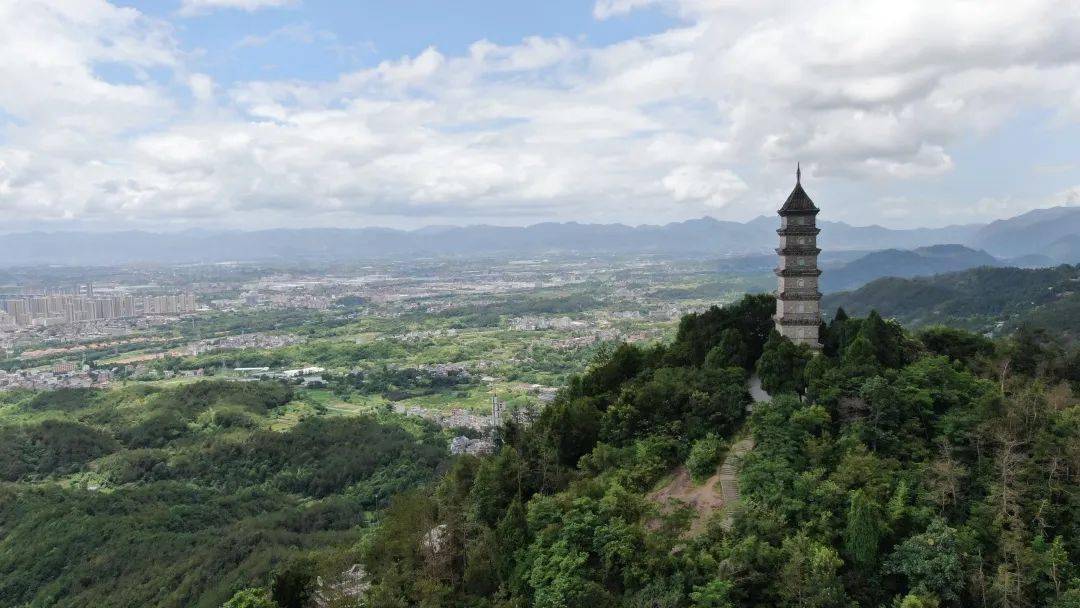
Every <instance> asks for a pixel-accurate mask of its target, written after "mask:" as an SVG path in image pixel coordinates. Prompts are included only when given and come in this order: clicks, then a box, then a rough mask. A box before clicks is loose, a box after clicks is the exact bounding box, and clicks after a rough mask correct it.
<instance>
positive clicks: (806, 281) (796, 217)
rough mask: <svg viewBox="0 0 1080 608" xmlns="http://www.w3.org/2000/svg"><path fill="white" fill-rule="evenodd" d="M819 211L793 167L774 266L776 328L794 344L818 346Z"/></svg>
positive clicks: (819, 313) (781, 215)
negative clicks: (793, 178)
mask: <svg viewBox="0 0 1080 608" xmlns="http://www.w3.org/2000/svg"><path fill="white" fill-rule="evenodd" d="M818 211H820V210H819V209H818V208H817V207H815V206H814V201H812V200H810V196H809V195H807V194H806V191H805V190H803V187H802V169H801V168H796V169H795V189H794V190H792V191H791V195H789V196H788V197H787V200H786V201H785V202H784V206H783V207H781V208H780V211H778V212H777V213H779V214H780V229H779V230H777V231H776V233H777V234H779V235H780V247H778V248H777V250H776V253H777V254H778V255H779V256H780V266H778V267H777V268H776V276H777V277H778V278H779V286H778V288H777V292H776V316H775V317H773V318H774V319H775V320H776V331H778V332H780V335H782V336H785V337H787V338H790V339H791V341H792V342H794V343H796V344H806V345H808V346H810V347H811V348H815V349H817V348H820V347H821V343H820V342H819V341H818V330H819V328H820V324H821V302H820V301H821V292H820V291H818V277H819V276H821V270H820V269H819V268H818V264H817V259H818V254H819V253H821V249H818V246H817V235H818V233H819V232H821V230H820V229H819V228H818V227H817V214H818Z"/></svg>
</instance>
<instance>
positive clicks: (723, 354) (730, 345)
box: [705, 328, 750, 368]
mask: <svg viewBox="0 0 1080 608" xmlns="http://www.w3.org/2000/svg"><path fill="white" fill-rule="evenodd" d="M747 350H748V349H747V346H746V344H745V343H744V342H743V339H742V335H740V334H739V332H738V330H736V329H734V328H728V329H725V330H724V331H723V332H722V333H721V334H720V343H719V344H717V345H716V346H714V347H713V348H712V350H710V351H709V354H708V355H706V356H705V365H706V366H707V367H714V368H720V367H747V366H748V365H749V364H750V362H749V357H748V355H747Z"/></svg>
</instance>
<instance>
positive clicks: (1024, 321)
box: [822, 264, 1080, 338]
mask: <svg viewBox="0 0 1080 608" xmlns="http://www.w3.org/2000/svg"><path fill="white" fill-rule="evenodd" d="M1078 285H1080V266H1069V265H1067V264H1063V265H1061V266H1058V267H1056V268H1037V269H1021V268H976V269H973V270H967V271H963V272H954V273H949V274H940V275H936V276H931V277H920V278H912V279H898V278H885V279H878V280H876V281H873V282H872V283H869V284H867V285H865V286H863V287H861V288H860V289H857V290H855V291H850V292H844V293H835V294H830V295H827V296H826V297H825V299H824V300H823V301H822V307H823V310H828V311H833V310H836V309H837V308H843V309H845V310H847V311H848V312H850V313H854V314H858V315H865V314H867V313H869V312H870V311H871V310H877V311H879V312H881V314H883V315H885V316H887V317H894V318H896V319H898V320H899V321H901V322H902V323H904V324H905V325H908V326H912V327H916V326H928V325H949V326H953V327H960V328H964V329H969V330H972V331H978V332H993V331H996V330H997V331H998V333H1001V334H1007V333H1011V332H1012V331H1013V330H1015V329H1016V328H1017V327H1019V326H1021V325H1030V326H1032V327H1038V328H1042V329H1047V330H1052V331H1055V332H1060V333H1063V334H1066V335H1068V336H1071V337H1073V338H1077V337H1080V294H1078V293H1077V286H1078Z"/></svg>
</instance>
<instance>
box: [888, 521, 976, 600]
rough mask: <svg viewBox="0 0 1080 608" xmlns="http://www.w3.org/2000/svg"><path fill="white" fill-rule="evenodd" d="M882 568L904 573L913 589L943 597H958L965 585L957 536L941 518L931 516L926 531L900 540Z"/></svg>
mask: <svg viewBox="0 0 1080 608" xmlns="http://www.w3.org/2000/svg"><path fill="white" fill-rule="evenodd" d="M885 569H886V571H888V572H892V573H895V574H901V575H903V576H904V577H906V578H907V580H908V587H909V588H910V589H911V590H912V591H913V592H915V593H917V594H932V595H936V596H937V597H940V598H942V599H944V600H946V601H957V600H959V598H960V591H961V590H962V589H963V588H964V569H963V563H962V561H961V557H960V548H959V539H958V537H957V533H956V530H954V529H953V528H950V527H949V526H948V525H946V524H945V520H943V519H935V520H933V521H932V522H930V525H929V526H928V527H927V528H926V531H924V532H922V533H921V534H916V535H915V536H912V537H910V538H908V539H907V540H905V541H904V542H902V543H900V545H899V546H898V547H897V548H896V550H895V551H893V553H892V555H891V556H889V559H888V561H887V562H886V564H885Z"/></svg>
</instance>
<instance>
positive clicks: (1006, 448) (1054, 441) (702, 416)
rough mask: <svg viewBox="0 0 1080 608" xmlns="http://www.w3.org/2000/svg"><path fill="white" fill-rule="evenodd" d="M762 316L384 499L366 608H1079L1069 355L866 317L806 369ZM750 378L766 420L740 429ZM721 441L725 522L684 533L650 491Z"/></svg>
mask: <svg viewBox="0 0 1080 608" xmlns="http://www.w3.org/2000/svg"><path fill="white" fill-rule="evenodd" d="M772 309H773V301H772V299H771V298H770V297H768V296H748V297H747V298H746V299H745V300H743V301H742V302H741V303H739V304H737V305H733V306H730V307H727V308H723V309H717V308H713V309H712V310H710V311H708V312H705V313H703V314H700V315H690V316H688V317H685V318H684V319H683V321H682V324H681V325H680V328H679V332H678V337H677V338H676V340H675V341H674V343H672V344H670V345H668V346H656V347H652V348H645V349H642V348H638V347H634V346H623V347H621V348H619V349H618V350H616V351H614V352H612V353H610V354H609V355H607V356H604V357H602V358H600V359H599V360H597V361H596V362H595V363H594V364H593V365H592V367H591V368H590V369H589V371H588V372H587V373H585V374H584V375H582V376H581V377H580V378H577V379H575V380H574V381H573V382H571V383H570V385H569V386H567V387H566V388H565V389H564V390H563V391H562V392H561V393H560V394H559V397H558V399H557V400H556V402H555V404H554V405H552V406H551V407H550V408H549V409H547V410H546V411H545V412H544V413H543V415H542V417H541V418H540V420H539V421H538V422H537V423H536V424H535V425H534V426H532V427H531V428H528V429H520V428H517V427H514V426H508V427H507V428H506V429H505V430H504V435H503V437H504V440H505V444H504V445H503V447H502V450H501V451H500V452H499V453H498V454H497V455H496V456H494V457H491V458H486V459H476V458H471V457H466V458H461V459H458V460H457V461H456V462H455V464H454V466H453V468H452V470H451V471H450V472H449V473H448V474H447V475H446V476H445V477H443V478H442V479H441V480H439V481H438V482H437V483H434V484H433V485H431V486H430V487H429V488H427V489H425V490H422V491H417V492H412V493H408V494H405V495H403V496H400V497H398V498H396V499H395V501H394V503H393V506H392V507H391V508H390V509H389V510H388V511H387V512H386V513H385V514H384V515H383V517H382V521H381V523H380V525H379V527H377V528H375V529H374V531H373V534H372V535H371V537H370V538H369V540H368V541H367V542H366V543H365V544H364V546H363V547H362V548H361V549H360V550H359V553H360V555H361V556H362V559H363V560H364V563H365V564H366V567H367V568H368V571H369V573H370V574H371V576H372V582H373V587H372V588H371V589H370V590H369V593H368V599H369V604H368V605H370V606H380V607H382V606H491V607H496V606H498V607H504V606H505V607H510V606H536V607H540V608H556V607H571V606H575V607H576V606H590V607H606V606H634V607H637V606H642V607H644V606H649V607H656V606H659V607H695V608H704V607H713V608H716V607H735V606H738V607H751V606H753V607H762V608H764V607H776V606H792V607H795V606H799V607H804V606H822V607H825V606H903V607H904V608H917V607H930V606H1054V607H1057V608H1064V607H1066V606H1068V607H1075V606H1078V605H1080V579H1078V578H1077V576H1078V575H1080V571H1078V570H1077V558H1078V556H1080V494H1078V492H1077V490H1078V489H1080V485H1078V482H1080V478H1078V476H1080V402H1078V401H1077V399H1076V396H1075V395H1076V393H1075V391H1076V390H1077V389H1078V388H1080V377H1078V375H1077V372H1076V370H1077V369H1078V366H1077V362H1078V359H1077V353H1076V351H1075V350H1072V351H1070V350H1068V349H1067V348H1066V347H1065V346H1064V345H1061V344H1057V343H1055V342H1054V341H1052V340H1050V339H1048V338H1046V336H1040V335H1035V334H1031V333H1025V334H1023V335H1020V336H1018V337H1017V338H1016V339H1010V340H1005V341H1001V342H991V341H989V340H987V339H985V338H982V337H980V336H978V335H974V334H969V333H966V332H964V331H959V330H951V329H942V328H935V329H928V330H926V331H924V332H922V333H919V334H910V333H908V332H905V331H904V330H903V329H902V328H901V327H900V326H899V325H896V324H893V323H890V322H886V321H883V320H882V318H881V317H880V316H879V315H877V314H876V313H874V314H871V315H870V316H869V317H868V318H866V319H854V318H847V317H846V315H843V314H841V315H840V316H839V318H837V319H836V320H835V321H833V322H832V323H830V324H829V325H828V326H827V327H826V328H825V343H826V348H825V351H824V356H818V357H813V356H811V353H810V352H809V351H808V350H806V349H805V348H799V347H796V346H794V345H792V344H791V343H790V342H788V341H786V340H782V339H780V338H779V336H777V335H776V334H772V335H770V330H771V321H770V318H769V315H770V313H771V312H772ZM755 367H756V368H757V369H758V371H759V372H760V373H761V375H762V379H763V382H764V384H765V387H766V388H767V389H768V390H770V391H772V392H773V394H774V400H773V402H772V403H771V404H759V405H758V407H757V408H756V409H755V410H754V412H753V414H752V416H750V417H749V419H748V421H745V426H744V411H745V406H746V404H747V403H748V396H747V394H746V391H745V388H744V387H745V384H744V382H745V379H746V375H747V373H748V372H749V371H750V370H751V369H754V368H755ZM740 429H741V430H740ZM739 432H749V433H751V434H752V436H753V438H754V440H755V441H756V443H757V446H756V448H755V449H754V450H753V451H752V452H751V453H750V454H749V455H748V456H747V457H746V458H745V459H744V461H743V463H742V466H741V487H742V489H743V490H742V491H743V497H742V504H741V506H740V507H739V508H737V509H736V510H735V512H734V513H733V519H732V520H731V526H730V528H728V527H726V526H724V525H723V522H722V519H723V518H722V516H720V515H717V516H716V517H714V519H713V521H712V524H711V525H710V526H709V527H708V529H707V531H706V532H705V533H703V534H700V535H691V534H689V533H688V526H689V521H690V519H691V513H689V512H688V510H686V509H682V510H678V509H676V510H674V511H670V510H662V509H660V508H659V505H656V504H654V503H652V502H650V501H649V500H648V498H647V496H648V494H649V491H650V489H651V488H653V487H654V486H655V484H657V483H658V482H660V481H661V480H662V479H664V478H665V476H666V475H667V474H668V472H669V471H671V470H672V468H673V467H675V466H676V465H679V464H680V463H683V462H685V461H690V463H689V464H691V465H693V466H695V467H700V466H701V462H700V461H701V460H702V459H703V458H705V459H707V460H708V461H709V462H710V463H711V466H715V464H716V463H717V462H718V461H719V458H720V456H721V453H722V451H723V446H724V445H725V444H727V443H728V442H730V441H731V440H732V438H733V437H734V436H735V435H736V434H737V433H739ZM718 443H719V444H720V445H719V446H718V445H717V444H718ZM705 448H707V449H705Z"/></svg>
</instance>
